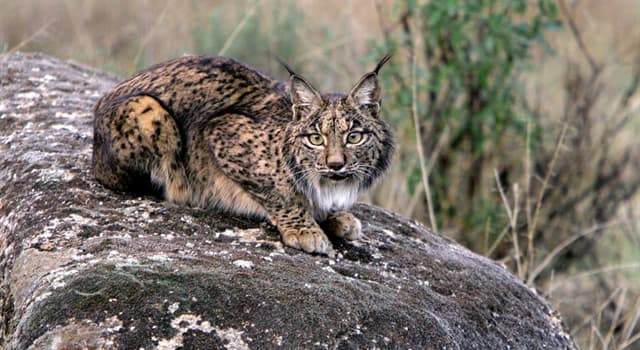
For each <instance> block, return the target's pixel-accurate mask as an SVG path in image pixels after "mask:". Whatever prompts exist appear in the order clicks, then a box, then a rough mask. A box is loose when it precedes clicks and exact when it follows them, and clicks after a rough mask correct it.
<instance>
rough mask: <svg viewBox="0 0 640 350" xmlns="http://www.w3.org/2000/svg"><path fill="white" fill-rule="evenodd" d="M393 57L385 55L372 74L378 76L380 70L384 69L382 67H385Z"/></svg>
mask: <svg viewBox="0 0 640 350" xmlns="http://www.w3.org/2000/svg"><path fill="white" fill-rule="evenodd" d="M391 56H393V54H392V53H388V54H386V55H384V57H382V59H381V60H380V62H378V64H377V65H376V68H375V69H374V70H373V72H372V73H375V74H376V75H378V72H380V69H381V68H382V66H384V64H385V63H387V61H389V60H390V59H391Z"/></svg>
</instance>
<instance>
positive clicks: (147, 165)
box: [94, 96, 189, 203]
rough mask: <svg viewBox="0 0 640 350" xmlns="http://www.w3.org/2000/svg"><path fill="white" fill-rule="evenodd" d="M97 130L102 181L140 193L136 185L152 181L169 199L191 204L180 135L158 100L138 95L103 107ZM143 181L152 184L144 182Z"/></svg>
mask: <svg viewBox="0 0 640 350" xmlns="http://www.w3.org/2000/svg"><path fill="white" fill-rule="evenodd" d="M100 109H102V110H100ZM103 113H104V114H103ZM94 127H95V131H94V173H95V176H96V178H97V179H98V180H99V181H100V182H102V183H104V184H105V185H106V186H108V187H111V188H113V189H117V190H137V188H135V186H144V185H147V186H149V185H151V183H153V184H154V185H157V186H159V187H161V188H163V189H164V194H165V196H166V198H167V199H169V200H171V201H174V202H178V203H186V202H187V201H188V199H189V188H188V186H187V182H186V175H185V171H184V168H183V166H182V164H181V162H180V161H179V156H180V151H181V148H182V141H181V137H180V132H179V130H178V127H177V125H176V123H175V121H174V119H173V117H172V116H171V115H170V114H169V112H168V111H167V110H166V109H165V108H164V107H163V106H162V105H161V104H160V103H159V102H158V101H157V100H156V99H155V98H153V97H151V96H134V97H130V98H128V99H127V100H125V101H123V102H122V103H119V104H114V105H113V106H112V107H110V108H108V107H107V108H99V110H97V111H96V121H95V126H94ZM142 179H145V180H146V181H147V182H148V183H147V184H141V183H140V181H142ZM149 182H151V183H149Z"/></svg>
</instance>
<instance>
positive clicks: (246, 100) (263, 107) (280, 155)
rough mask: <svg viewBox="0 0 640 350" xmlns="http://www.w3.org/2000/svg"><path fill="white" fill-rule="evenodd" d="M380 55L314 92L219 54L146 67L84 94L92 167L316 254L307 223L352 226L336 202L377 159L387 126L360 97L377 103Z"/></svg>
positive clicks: (126, 186)
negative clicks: (338, 88)
mask: <svg viewBox="0 0 640 350" xmlns="http://www.w3.org/2000/svg"><path fill="white" fill-rule="evenodd" d="M382 63H383V62H382ZM380 66H381V64H379V66H378V67H377V68H376V70H375V71H374V72H373V73H369V74H367V75H365V77H363V79H361V80H360V82H359V83H358V84H357V85H356V86H355V87H354V89H353V90H352V92H351V93H350V94H349V95H340V94H329V95H321V94H320V93H318V92H317V91H316V90H315V89H313V88H312V87H311V86H310V85H309V84H308V83H307V82H306V81H305V80H304V79H303V78H301V77H299V76H297V75H295V74H294V75H292V77H291V84H290V87H288V88H287V87H286V86H285V84H283V83H280V82H278V81H275V80H272V79H270V78H268V77H267V76H265V75H263V74H262V73H259V72H257V71H255V70H253V69H251V68H248V67H246V66H244V65H242V64H241V63H239V62H236V61H233V60H231V59H228V58H224V57H200V56H189V57H183V58H180V59H176V60H173V61H169V62H166V63H164V64H160V65H157V66H155V67H151V68H150V69H148V70H146V71H143V72H141V73H139V74H137V75H135V76H133V77H131V78H130V79H128V80H127V81H125V82H123V83H122V84H120V85H118V86H117V87H116V88H114V89H113V90H112V91H111V92H109V93H108V94H107V95H105V96H104V97H103V98H102V99H100V101H99V102H98V104H97V105H96V109H95V117H96V118H95V122H94V149H93V151H94V157H93V170H94V173H95V176H96V178H97V179H98V180H99V181H100V182H102V183H103V184H105V185H106V186H108V187H110V188H113V189H116V190H123V191H144V190H151V191H153V190H154V188H156V189H160V190H161V191H162V193H163V194H164V196H165V197H166V198H167V199H168V200H170V201H173V202H176V203H180V204H188V205H192V206H199V207H205V208H212V209H215V210H222V211H226V212H230V213H234V214H241V215H251V216H256V217H261V218H268V219H269V220H270V221H271V222H272V223H274V224H275V225H276V226H277V227H278V230H279V231H280V233H281V234H282V239H283V242H284V243H285V244H286V245H288V246H291V247H294V248H298V249H303V250H305V251H308V252H317V253H326V252H328V251H329V250H330V249H331V248H330V247H331V246H330V243H329V241H328V239H327V237H326V235H325V233H324V231H323V230H322V229H321V228H320V225H319V224H321V225H322V227H324V228H325V230H326V231H327V232H331V233H333V234H335V235H336V236H339V237H344V238H346V239H357V238H358V237H360V228H361V225H360V222H359V221H358V219H356V218H355V217H354V216H353V215H352V214H350V213H348V212H345V210H347V209H349V207H350V206H351V205H352V204H353V202H354V201H355V200H356V198H357V195H358V194H359V193H360V192H361V191H364V190H366V189H367V188H368V187H369V186H370V185H371V184H372V183H373V181H375V180H376V179H377V178H378V177H379V176H380V175H381V174H382V173H383V172H384V170H385V169H386V168H387V167H388V165H389V160H390V157H391V154H392V151H393V146H394V144H393V140H392V138H391V133H390V131H389V128H388V126H387V125H386V124H385V123H384V121H383V120H382V119H380V118H379V116H378V108H371V107H370V106H371V105H372V104H378V107H379V96H380V91H379V90H380V89H379V86H378V82H377V76H376V75H377V70H378V69H379V67H380ZM352 133H356V134H354V135H352ZM311 137H313V139H314V142H316V143H319V144H313V143H311V141H310V138H311ZM350 137H351V138H350ZM350 140H351V141H350ZM353 140H356V141H358V140H362V141H361V142H360V141H359V142H353Z"/></svg>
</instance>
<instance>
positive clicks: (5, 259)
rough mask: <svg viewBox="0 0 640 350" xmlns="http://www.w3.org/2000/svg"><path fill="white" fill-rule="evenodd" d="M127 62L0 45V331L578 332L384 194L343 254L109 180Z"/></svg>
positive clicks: (210, 341)
mask: <svg viewBox="0 0 640 350" xmlns="http://www.w3.org/2000/svg"><path fill="white" fill-rule="evenodd" d="M114 84H115V79H114V78H113V77H111V76H109V75H107V74H104V73H102V72H100V71H97V70H94V69H91V68H88V67H84V66H81V65H78V64H75V63H70V62H63V61H60V60H57V59H54V58H51V57H47V56H44V55H39V54H20V53H18V54H11V55H5V56H2V57H1V58H0V252H1V255H0V268H1V269H2V270H1V273H2V281H1V285H0V301H1V303H2V304H1V305H2V312H1V313H0V331H1V334H2V338H1V340H0V347H4V348H5V349H42V348H53V349H83V348H100V349H121V348H126V349H139V348H145V349H152V348H158V349H177V348H182V349H216V348H221V349H225V348H226V349H269V348H318V349H325V348H326V349H337V348H340V349H357V348H381V349H394V348H397V349H400V348H401V349H408V348H413V349H423V348H432V349H507V348H509V349H543V348H547V349H574V348H576V345H575V344H574V342H573V340H572V339H571V337H570V336H569V335H568V333H567V332H566V331H565V330H564V329H563V326H562V323H561V322H559V318H558V316H557V313H556V312H555V311H554V310H553V309H552V308H551V307H550V306H549V305H548V304H547V303H546V302H545V301H544V300H543V299H542V298H541V297H539V296H538V295H536V293H534V292H533V291H531V290H530V289H529V288H527V287H526V286H525V285H524V284H522V283H521V282H520V281H519V280H518V279H517V278H516V277H514V276H513V275H512V274H510V273H509V272H508V271H506V270H505V269H504V268H503V267H501V266H499V265H498V264H496V263H494V262H492V261H490V260H488V259H486V258H484V257H481V256H478V255H476V254H473V253H472V252H470V251H468V250H466V249H464V248H462V247H461V246H459V245H458V244H457V243H455V242H453V241H452V240H450V239H447V238H445V237H442V236H440V235H438V234H435V233H432V232H430V231H429V230H427V229H426V228H424V227H423V226H422V225H421V224H419V223H417V222H415V221H412V220H409V219H406V218H403V217H400V216H398V215H396V214H393V213H390V212H388V211H385V210H384V209H381V208H376V207H373V206H370V205H365V204H358V205H357V206H356V207H355V209H354V214H355V215H356V216H358V217H359V218H360V219H361V220H362V223H363V231H364V233H365V237H364V239H363V240H361V241H359V242H354V243H348V242H345V241H341V240H338V239H336V240H334V242H333V244H334V245H335V247H336V251H337V255H336V256H335V257H332V258H329V257H324V256H315V255H309V254H305V253H301V252H299V251H296V250H292V249H289V248H285V247H284V246H283V245H282V244H281V243H280V241H279V236H278V234H277V232H276V231H275V229H274V228H273V227H270V226H269V225H267V224H264V223H260V222H254V221H251V220H247V219H244V218H238V217H230V216H228V215H220V214H216V213H212V212H208V211H205V210H201V209H196V208H184V207H178V206H175V205H172V204H169V203H166V202H164V201H162V200H160V199H157V198H148V197H136V196H133V195H130V194H124V193H115V192H112V191H110V190H108V189H106V188H104V187H102V186H101V185H100V184H98V183H97V182H96V181H95V180H94V179H93V177H92V174H91V172H90V162H91V139H92V132H91V130H92V113H91V111H92V107H93V105H94V104H95V102H96V101H97V99H98V98H99V96H101V95H102V94H103V93H104V92H105V91H106V90H107V89H109V88H110V87H111V86H113V85H114Z"/></svg>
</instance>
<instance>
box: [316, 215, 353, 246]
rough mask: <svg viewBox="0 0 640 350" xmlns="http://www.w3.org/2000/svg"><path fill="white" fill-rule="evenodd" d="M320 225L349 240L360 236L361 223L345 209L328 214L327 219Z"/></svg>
mask: <svg viewBox="0 0 640 350" xmlns="http://www.w3.org/2000/svg"><path fill="white" fill-rule="evenodd" d="M322 227H323V228H325V229H326V230H327V231H328V232H330V233H332V234H334V235H336V236H337V237H342V238H344V239H348V240H350V241H354V240H357V239H360V237H362V224H361V223H360V220H358V218H356V217H355V216H353V214H351V213H349V212H346V211H341V212H338V213H335V214H333V215H331V216H329V217H328V218H327V220H325V221H324V222H323V223H322Z"/></svg>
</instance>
